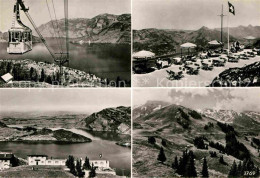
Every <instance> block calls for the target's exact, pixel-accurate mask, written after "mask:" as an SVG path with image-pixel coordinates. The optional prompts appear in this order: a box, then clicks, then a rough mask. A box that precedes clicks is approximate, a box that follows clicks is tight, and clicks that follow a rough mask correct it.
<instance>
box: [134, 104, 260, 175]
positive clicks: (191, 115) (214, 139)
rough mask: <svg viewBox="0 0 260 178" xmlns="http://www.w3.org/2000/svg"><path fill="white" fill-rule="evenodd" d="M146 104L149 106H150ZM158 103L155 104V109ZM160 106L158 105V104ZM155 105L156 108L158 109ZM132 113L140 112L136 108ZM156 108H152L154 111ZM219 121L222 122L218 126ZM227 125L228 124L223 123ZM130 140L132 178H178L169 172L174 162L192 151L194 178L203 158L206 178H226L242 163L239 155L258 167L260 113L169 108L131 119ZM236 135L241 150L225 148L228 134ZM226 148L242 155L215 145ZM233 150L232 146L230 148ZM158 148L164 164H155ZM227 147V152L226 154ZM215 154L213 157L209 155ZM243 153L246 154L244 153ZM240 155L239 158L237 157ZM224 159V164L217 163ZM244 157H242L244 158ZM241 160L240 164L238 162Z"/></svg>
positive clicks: (173, 172)
mask: <svg viewBox="0 0 260 178" xmlns="http://www.w3.org/2000/svg"><path fill="white" fill-rule="evenodd" d="M151 102H152V101H149V103H148V105H150V106H151ZM156 103H158V101H155V105H156ZM159 105H160V104H159ZM159 105H157V107H158V106H159ZM140 107H143V108H145V107H146V104H144V105H142V106H139V107H138V108H136V109H134V110H133V115H136V113H135V112H139V108H140ZM157 107H156V106H155V108H157ZM220 121H221V122H220ZM226 121H228V123H226ZM133 129H134V131H133V132H134V140H133V175H134V176H135V177H138V176H148V177H150V176H153V177H154V176H156V177H166V176H167V177H176V176H177V177H178V176H180V175H179V174H178V173H177V172H176V170H175V169H173V168H172V163H173V162H174V158H175V157H176V156H177V157H178V158H179V157H181V156H182V154H183V151H185V150H190V151H193V154H194V156H195V166H196V171H197V175H198V176H199V177H200V176H201V174H200V172H201V170H202V165H203V164H202V163H203V158H206V159H207V165H208V171H209V177H219V176H220V177H227V175H228V173H229V170H230V169H231V165H232V163H233V161H236V162H237V163H238V162H239V161H242V160H243V159H242V158H241V157H242V156H241V155H242V152H243V151H245V150H248V151H249V155H250V157H251V160H252V161H253V162H254V164H255V165H259V164H260V159H259V153H258V149H257V148H258V147H259V145H257V143H255V142H254V140H259V133H260V112H252V111H245V112H240V113H238V112H235V111H229V110H219V111H216V110H213V109H205V110H203V111H201V112H198V111H195V110H193V109H190V108H187V107H184V106H180V105H174V104H170V105H167V106H165V107H162V108H161V109H156V110H154V111H152V112H150V113H146V114H145V115H140V116H138V117H136V118H135V119H134V128H133ZM231 133H232V134H234V133H235V136H234V137H235V139H236V142H235V143H233V142H232V141H231V142H232V143H233V144H237V145H240V146H241V145H242V144H243V146H241V147H243V150H242V149H241V150H239V149H240V148H238V147H236V146H235V147H236V148H233V147H232V146H231V147H230V146H228V143H229V142H230V140H227V139H228V137H227V135H228V134H231ZM151 137H153V138H155V143H154V144H151V143H149V142H148V138H151ZM195 140H203V141H202V142H203V144H205V145H207V146H206V148H199V147H198V145H197V143H196V142H195ZM216 143H218V144H219V145H223V146H224V147H225V146H227V147H228V148H229V149H237V150H239V151H241V152H240V153H238V155H236V154H233V152H231V153H228V154H227V153H225V152H221V151H219V150H218V149H219V148H217V147H215V146H214V145H216ZM233 146H234V145H233ZM161 147H162V148H163V149H164V153H165V156H166V159H167V160H166V161H165V162H164V163H163V164H162V163H160V162H158V160H157V156H158V154H159V152H160V149H161ZM227 147H226V150H227ZM212 152H216V155H217V156H216V157H214V156H212V155H211V153H212ZM245 152H246V151H245ZM240 154H241V155H240ZM222 156H223V159H224V161H225V164H222V163H220V162H219V158H220V157H222ZM243 156H244V155H243ZM241 159H242V160H241Z"/></svg>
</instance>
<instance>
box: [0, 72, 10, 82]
mask: <svg viewBox="0 0 260 178" xmlns="http://www.w3.org/2000/svg"><path fill="white" fill-rule="evenodd" d="M1 78H2V79H3V80H4V81H5V82H6V83H7V82H9V81H10V80H12V79H13V76H12V75H11V74H10V73H6V74H4V75H2V76H1Z"/></svg>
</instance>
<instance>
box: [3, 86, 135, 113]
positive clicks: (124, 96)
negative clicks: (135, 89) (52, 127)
mask: <svg viewBox="0 0 260 178" xmlns="http://www.w3.org/2000/svg"><path fill="white" fill-rule="evenodd" d="M117 106H131V90H130V89H108V88H105V89H87V90H86V89H1V90H0V112H10V111H15V112H22V111H25V112H30V111H39V112H40V111H68V112H84V113H93V112H97V111H100V110H102V109H104V108H108V107H117Z"/></svg>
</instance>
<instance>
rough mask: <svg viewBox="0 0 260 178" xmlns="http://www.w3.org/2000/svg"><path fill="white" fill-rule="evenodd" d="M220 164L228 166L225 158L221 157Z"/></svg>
mask: <svg viewBox="0 0 260 178" xmlns="http://www.w3.org/2000/svg"><path fill="white" fill-rule="evenodd" d="M219 163H220V164H224V165H226V164H227V163H226V162H225V161H224V158H223V156H220V157H219Z"/></svg>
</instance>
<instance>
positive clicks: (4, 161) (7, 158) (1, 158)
mask: <svg viewBox="0 0 260 178" xmlns="http://www.w3.org/2000/svg"><path fill="white" fill-rule="evenodd" d="M13 157H14V155H13V153H9V152H0V170H4V169H8V168H10V167H12V164H11V159H12V158H13Z"/></svg>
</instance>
